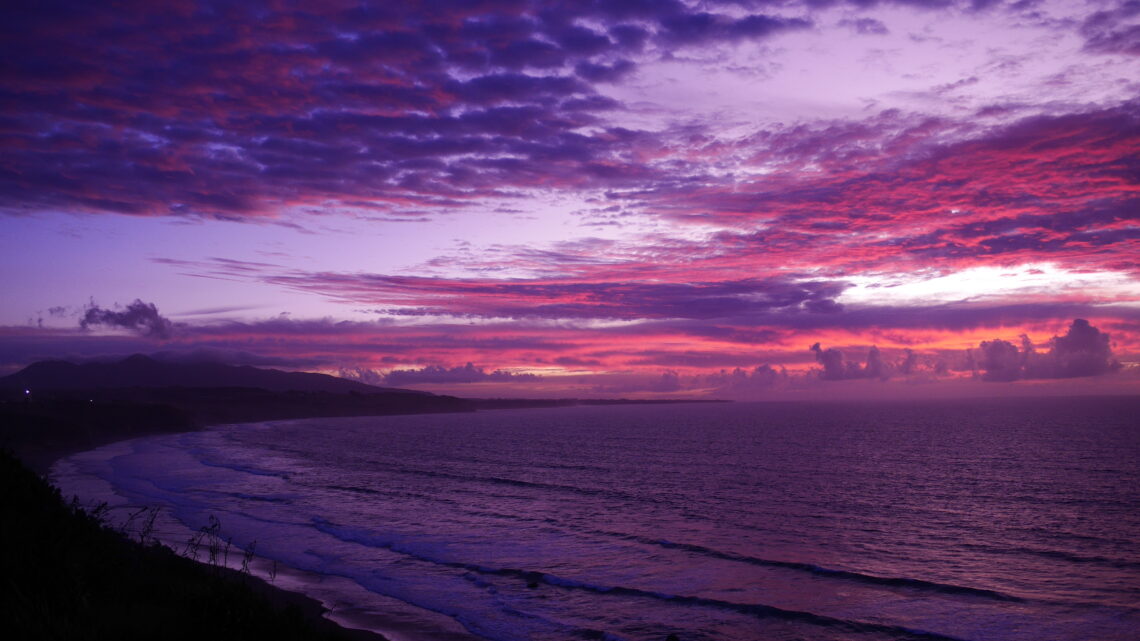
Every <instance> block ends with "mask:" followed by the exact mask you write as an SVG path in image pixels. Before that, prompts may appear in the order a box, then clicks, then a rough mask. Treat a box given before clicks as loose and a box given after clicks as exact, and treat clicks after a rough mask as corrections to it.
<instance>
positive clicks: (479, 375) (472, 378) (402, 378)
mask: <svg viewBox="0 0 1140 641" xmlns="http://www.w3.org/2000/svg"><path fill="white" fill-rule="evenodd" d="M538 380H541V377H539V376H537V375H535V374H515V373H513V372H507V371H503V370H495V371H493V372H487V371H485V370H484V369H483V368H482V367H475V366H474V365H473V364H471V363H467V364H466V365H463V366H458V367H451V368H447V367H441V366H439V365H428V366H427V367H424V368H422V369H397V370H392V371H391V372H388V374H387V375H386V376H384V382H385V383H386V384H388V385H417V384H423V383H482V382H485V381H496V382H502V381H511V382H529V381H538Z"/></svg>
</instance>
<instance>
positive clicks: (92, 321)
mask: <svg viewBox="0 0 1140 641" xmlns="http://www.w3.org/2000/svg"><path fill="white" fill-rule="evenodd" d="M98 325H102V326H105V327H117V328H120V329H129V330H131V331H133V332H136V333H138V334H139V335H141V336H146V337H150V338H170V336H171V333H172V331H173V329H174V324H173V323H171V322H170V320H169V319H167V318H165V317H163V316H162V315H161V314H159V313H158V308H157V307H155V306H154V303H144V302H142V301H141V300H135V301H134V302H133V303H131V304H130V305H127V307H126V309H123V310H117V309H103V308H102V307H99V306H98V305H94V304H93V305H91V306H90V307H88V308H87V309H85V310H84V312H83V318H81V319H80V320H79V326H80V327H81V328H83V329H88V328H90V327H93V326H98Z"/></svg>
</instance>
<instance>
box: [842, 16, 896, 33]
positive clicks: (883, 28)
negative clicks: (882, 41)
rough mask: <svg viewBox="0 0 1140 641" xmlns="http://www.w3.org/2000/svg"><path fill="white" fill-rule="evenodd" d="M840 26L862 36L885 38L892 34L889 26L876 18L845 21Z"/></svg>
mask: <svg viewBox="0 0 1140 641" xmlns="http://www.w3.org/2000/svg"><path fill="white" fill-rule="evenodd" d="M839 26H841V27H848V28H849V29H852V30H853V31H855V33H858V34H860V35H864V36H869V35H874V36H885V35H887V34H888V33H890V30H888V29H887V25H885V24H883V23H882V22H880V21H878V20H876V19H874V18H857V19H854V20H851V19H846V18H845V19H843V20H840V21H839Z"/></svg>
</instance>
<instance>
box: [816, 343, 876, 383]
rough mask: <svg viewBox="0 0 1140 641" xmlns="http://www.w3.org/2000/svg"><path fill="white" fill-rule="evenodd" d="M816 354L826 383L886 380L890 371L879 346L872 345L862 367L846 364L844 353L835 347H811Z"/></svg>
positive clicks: (821, 376) (851, 363)
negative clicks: (863, 379) (867, 379)
mask: <svg viewBox="0 0 1140 641" xmlns="http://www.w3.org/2000/svg"><path fill="white" fill-rule="evenodd" d="M811 351H813V352H815V360H816V362H817V363H819V364H820V365H822V366H823V370H822V371H820V372H819V377H820V378H821V379H823V380H825V381H845V380H853V379H860V378H869V379H881V380H886V379H887V378H889V377H890V371H889V368H888V366H887V364H886V363H884V362H883V356H882V354H881V353H880V352H879V348H878V347H877V346H874V345H872V346H871V348H870V349H869V350H868V351H867V363H866V364H865V365H864V366H862V367H860V366H859V364H858V363H855V362H846V363H845V362H844V361H843V352H841V351H840V350H839V349H837V348H835V347H829V348H827V349H826V350H825V349H823V348H822V347H821V346H820V344H819V343H816V344H814V345H812V346H811Z"/></svg>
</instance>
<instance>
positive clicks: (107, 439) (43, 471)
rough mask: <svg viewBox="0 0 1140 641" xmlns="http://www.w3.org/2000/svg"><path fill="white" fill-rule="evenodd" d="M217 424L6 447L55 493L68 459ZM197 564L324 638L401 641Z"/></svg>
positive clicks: (312, 601)
mask: <svg viewBox="0 0 1140 641" xmlns="http://www.w3.org/2000/svg"><path fill="white" fill-rule="evenodd" d="M220 424H225V423H211V424H203V425H195V426H193V427H189V428H187V429H169V428H154V429H143V430H138V431H135V430H131V432H130V433H103V432H98V431H86V430H85V431H84V432H85V435H84V438H82V439H74V438H64V439H51V438H48V439H33V440H25V441H23V442H19V443H16V444H15V446H14V447H13V446H9V447H10V449H11V450H12V451H13V453H14V455H15V457H16V458H17V459H18V460H19V461H20V462H21V463H23V465H24V466H25V467H27V468H28V469H29V470H31V471H32V472H33V473H35V474H36V475H37V476H38V477H39V478H40V479H42V480H44V481H45V482H46V483H47V484H48V485H50V486H51V487H52V488H54V489H58V488H57V487H56V485H55V483H54V482H53V480H52V479H51V468H52V466H53V465H54V464H55V463H56V462H58V461H61V460H63V459H65V458H67V457H70V456H74V455H77V454H81V453H84V452H89V451H92V450H95V449H98V448H100V447H104V446H107V445H112V444H115V443H119V442H123V441H128V440H133V439H136V438H142V437H146V436H152V435H158V434H180V433H187V432H195V431H201V430H204V429H208V428H209V427H212V426H214V425H220ZM258 561H260V562H261V563H260V565H265V566H267V565H268V562H267V561H264V560H262V559H257V560H255V563H257V562H258ZM198 564H199V565H201V566H202V567H212V569H213V570H215V571H217V572H218V573H219V574H220V575H221V576H223V577H225V579H226V580H227V581H230V582H233V583H237V584H241V585H244V586H246V587H248V588H249V589H250V590H251V591H252V592H253V593H254V594H256V595H258V596H259V597H260V598H262V599H264V600H265V601H267V602H268V603H269V604H270V605H271V606H273V608H274V609H275V610H277V611H278V614H279V615H280V616H285V613H286V612H287V611H289V610H293V611H295V612H298V613H299V614H300V616H301V618H302V619H303V620H304V621H305V623H307V624H308V625H309V626H310V627H311V628H312V629H313V630H314V631H315V632H316V633H317V634H319V635H321V636H323V637H328V638H338V639H349V640H351V641H400V639H398V638H392V637H389V636H386V635H385V634H383V633H381V632H378V631H376V630H374V629H369V628H364V627H354V626H352V625H350V624H349V621H348V619H349V617H344V616H338V617H337V620H334V619H332V618H329V616H328V615H329V614H330V613H331V610H330V609H329V608H328V607H326V605H325V604H324V603H323V602H321V601H320V600H319V599H317V598H315V597H313V596H310V595H309V594H306V593H305V592H303V591H300V590H297V589H292V590H291V589H286V588H282V587H280V586H278V585H275V584H274V583H271V582H270V581H269V580H267V579H265V578H262V577H261V576H257V575H256V574H253V573H252V572H251V573H244V572H241V571H239V570H236V569H233V568H225V567H218V566H209V564H207V563H204V562H198ZM412 636H415V635H412Z"/></svg>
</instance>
